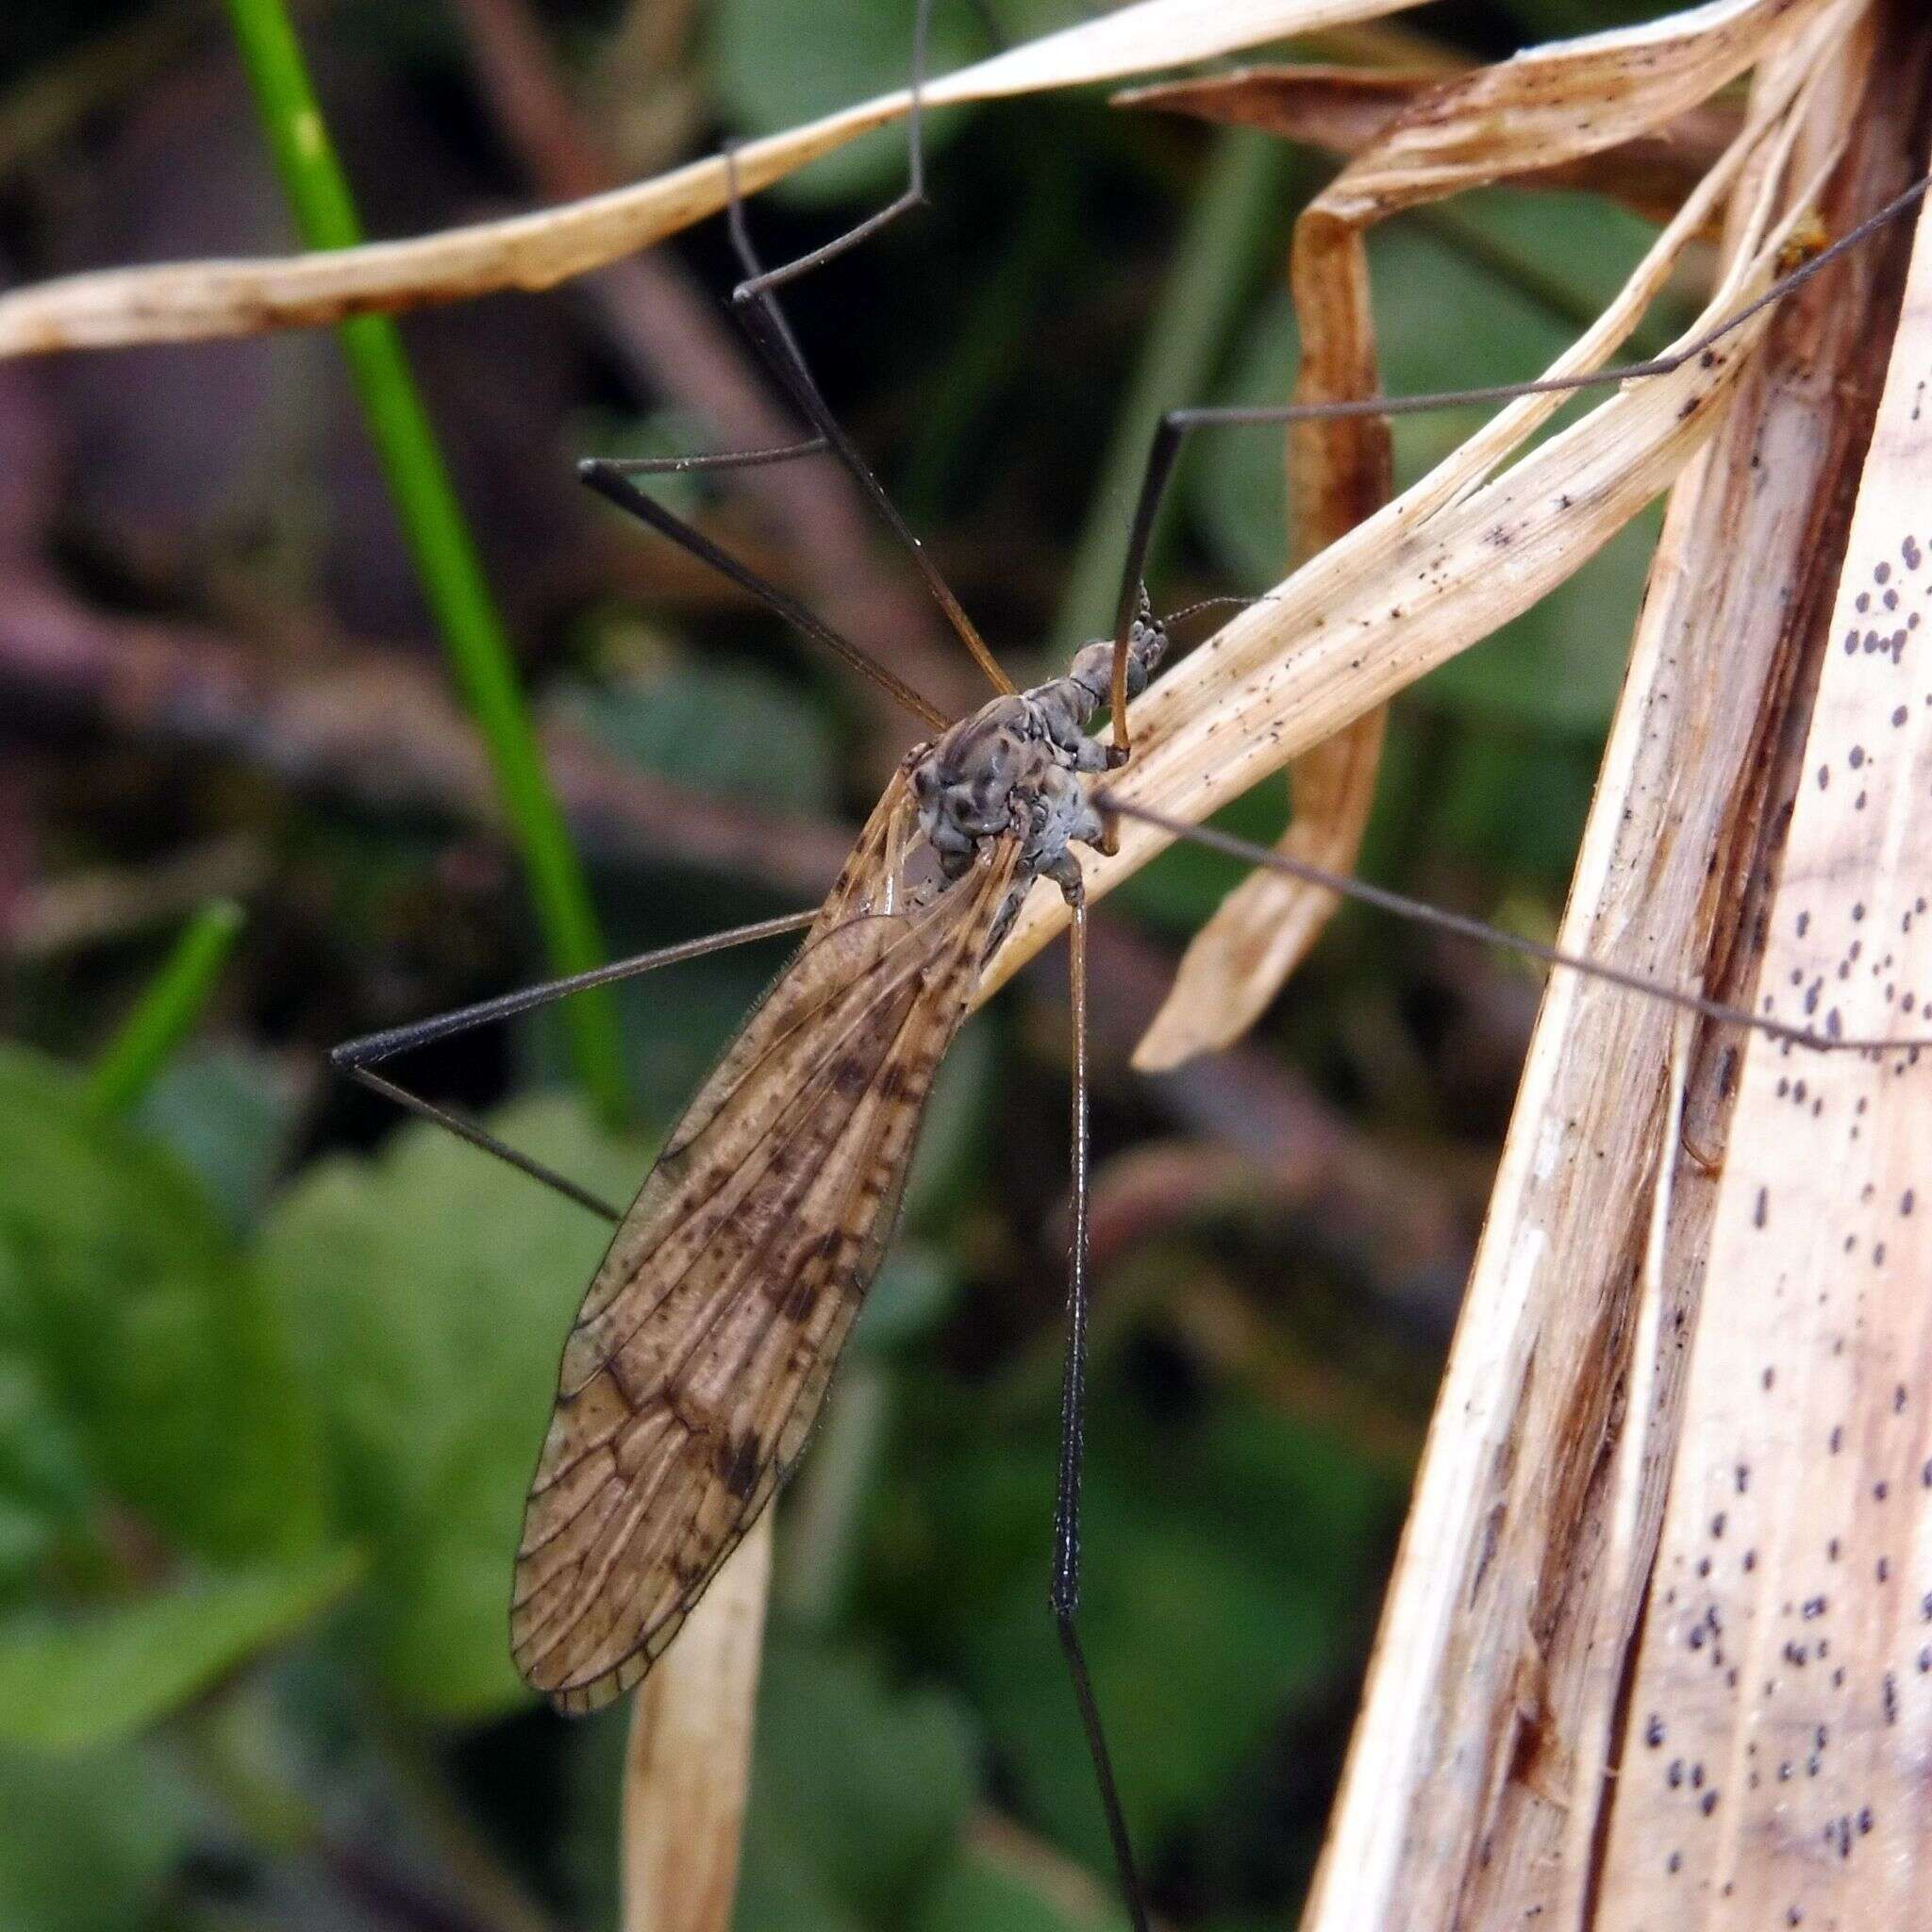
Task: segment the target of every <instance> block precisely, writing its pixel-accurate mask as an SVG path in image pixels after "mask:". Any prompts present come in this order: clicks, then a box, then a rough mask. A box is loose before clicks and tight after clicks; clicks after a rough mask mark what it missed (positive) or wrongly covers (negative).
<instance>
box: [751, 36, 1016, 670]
mask: <svg viewBox="0 0 1932 1932" xmlns="http://www.w3.org/2000/svg"><path fill="white" fill-rule="evenodd" d="M931 15H932V0H919V6H918V8H917V9H916V11H915V13H914V15H913V25H912V78H911V83H910V89H909V92H910V94H911V102H910V106H909V108H908V112H907V117H906V136H907V175H908V179H907V186H906V191H905V192H904V193H902V194H901V195H899V197H898V198H897V199H896V200H894V201H892V202H891V203H890V204H889V205H888V206H887V207H885V208H880V209H879V210H878V211H877V212H876V213H874V214H871V215H868V216H867V217H866V218H865V220H864V221H862V222H859V223H858V224H857V225H854V226H853V227H850V228H848V229H847V230H846V231H845V232H844V233H843V234H842V235H840V236H837V237H835V238H834V239H833V240H832V241H830V242H826V243H825V244H824V246H823V247H821V248H814V249H812V250H811V251H810V252H809V253H808V254H806V255H801V256H799V257H797V258H795V259H793V260H791V261H788V262H784V263H782V264H781V265H780V266H779V267H777V268H774V269H768V268H765V267H764V266H763V265H762V264H761V263H760V262H759V260H758V255H757V253H756V251H755V250H754V249H753V247H752V242H751V234H750V230H749V229H748V228H747V226H746V225H745V219H744V202H743V198H742V197H741V195H740V193H739V192H738V181H737V176H736V175H735V173H734V175H732V177H731V197H730V204H729V222H730V228H731V241H732V245H733V247H734V248H735V249H736V250H737V252H738V258H739V262H740V264H741V266H742V268H743V270H744V279H743V280H742V281H741V282H740V283H739V285H738V287H737V288H736V289H734V290H733V291H731V302H732V307H733V308H735V309H736V310H737V312H738V315H739V319H740V320H741V322H742V323H743V324H744V328H745V333H746V334H747V335H748V336H749V337H750V338H751V340H752V343H753V345H754V346H755V347H756V348H757V349H758V353H759V354H760V355H761V356H762V357H763V358H765V360H766V362H767V363H769V364H770V366H771V369H772V371H773V373H774V375H776V376H777V378H778V380H779V381H780V382H782V383H783V384H784V385H785V387H786V389H787V391H790V393H791V399H792V400H793V402H795V403H796V404H797V405H798V407H799V408H800V409H801V410H802V411H803V412H804V414H805V416H806V418H807V420H808V422H809V423H810V424H811V425H812V427H813V428H814V429H816V430H817V431H818V432H819V434H820V435H821V436H823V437H824V439H825V441H826V443H827V444H828V445H829V447H830V449H831V451H832V454H833V455H835V456H836V457H837V458H839V460H840V461H841V463H843V464H844V465H845V468H846V470H847V472H848V473H849V474H850V475H851V476H852V479H853V481H854V482H856V483H857V484H858V487H859V488H860V489H861V490H862V491H865V493H866V495H867V496H868V497H870V498H871V499H872V503H873V506H874V508H876V509H877V511H878V512H879V514H880V515H881V516H882V517H883V518H884V519H885V521H886V523H887V524H888V525H890V526H891V530H892V533H893V535H894V536H896V537H897V538H898V539H899V541H901V542H902V543H903V544H904V545H905V546H906V550H907V553H908V556H910V558H912V561H913V563H914V564H915V565H916V566H917V568H918V571H919V574H920V575H921V576H922V577H924V579H925V584H926V588H927V589H928V590H929V591H931V592H932V594H933V598H934V600H935V602H937V603H938V605H939V607H940V608H941V610H942V611H943V612H944V613H945V616H946V621H947V622H948V623H949V624H950V625H952V626H953V629H954V630H955V631H956V632H957V633H958V637H959V640H960V641H961V642H962V643H963V644H964V645H965V646H966V648H967V650H968V651H970V652H971V653H972V655H973V658H974V662H975V663H977V664H978V666H979V668H980V669H981V670H982V671H984V672H985V673H986V675H987V676H988V677H989V678H990V679H991V682H992V686H993V689H994V690H995V691H1000V692H1002V693H1008V692H1010V691H1012V689H1013V684H1012V680H1011V679H1010V678H1008V675H1006V673H1005V672H1004V671H1002V670H1001V669H1000V666H999V661H998V659H997V658H994V657H993V655H992V652H991V650H990V649H988V647H987V643H986V640H985V639H984V638H982V637H981V636H980V634H979V631H978V628H977V627H976V626H975V625H974V622H973V620H972V619H971V618H970V617H968V616H967V614H966V611H965V608H964V607H963V606H962V605H961V604H960V602H959V600H958V597H957V596H955V595H954V593H953V591H952V587H951V586H950V585H949V584H948V583H947V582H946V581H945V579H944V578H943V577H942V576H941V575H940V573H939V570H938V568H937V566H936V565H935V564H934V563H933V561H932V559H931V558H929V557H927V556H926V554H925V550H924V545H923V544H921V542H920V541H919V539H918V538H917V537H915V536H914V535H913V534H912V528H911V525H908V523H907V521H906V519H905V518H904V516H902V515H901V514H900V512H899V508H898V506H897V505H895V504H894V503H893V502H892V500H891V497H890V496H888V495H887V494H886V490H885V486H884V485H883V484H882V483H881V482H880V481H879V479H878V477H877V476H876V475H874V472H873V469H872V466H871V465H870V464H869V463H868V462H867V461H866V460H865V458H864V457H863V456H861V455H860V454H859V450H858V444H857V443H855V442H854V441H852V439H851V438H850V437H849V436H848V435H847V434H846V433H845V431H844V429H843V427H842V426H841V425H840V423H839V420H838V418H837V417H836V416H834V415H833V414H832V411H831V409H830V408H829V407H827V405H826V403H825V399H824V396H823V395H822V394H820V392H819V387H818V384H817V383H816V382H814V381H813V380H812V376H811V372H810V370H809V369H808V367H807V366H806V361H805V358H804V356H803V355H801V354H800V352H799V347H798V341H797V339H796V338H795V337H794V336H793V335H792V333H791V325H790V324H788V323H787V321H786V320H785V313H784V310H783V309H782V308H779V306H778V301H777V297H776V295H775V293H774V291H775V290H778V289H781V288H783V287H784V286H785V285H786V283H788V282H791V281H795V280H796V279H797V278H798V277H799V276H800V275H808V274H809V273H810V272H811V271H812V270H814V269H818V268H823V267H824V265H825V263H826V262H828V261H831V260H834V259H835V258H838V257H839V256H841V255H843V254H844V253H845V252H846V251H847V250H848V249H852V248H856V247H857V246H858V244H859V243H860V242H864V241H867V240H869V239H870V238H871V237H872V236H874V235H876V234H877V233H878V232H879V230H880V229H882V228H884V227H885V226H886V225H888V224H889V223H891V222H895V221H897V220H898V219H899V217H900V216H901V215H903V214H905V213H907V212H908V210H910V209H912V208H918V207H920V206H922V205H923V204H924V200H925V121H924V91H925V46H926V29H927V26H928V25H929V23H930V19H931ZM725 159H726V162H727V164H728V162H729V160H730V154H729V151H728V150H727V151H726V155H725Z"/></svg>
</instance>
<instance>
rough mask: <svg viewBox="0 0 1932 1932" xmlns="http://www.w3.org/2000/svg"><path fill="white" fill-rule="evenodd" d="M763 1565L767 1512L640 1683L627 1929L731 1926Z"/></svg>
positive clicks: (631, 1768)
mask: <svg viewBox="0 0 1932 1932" xmlns="http://www.w3.org/2000/svg"><path fill="white" fill-rule="evenodd" d="M771 1569H772V1516H771V1512H770V1511H769V1510H767V1511H766V1512H765V1514H764V1516H762V1517H761V1518H760V1519H759V1521H758V1524H756V1526H755V1527H754V1528H753V1529H752V1531H751V1534H750V1535H749V1536H747V1537H746V1538H745V1540H744V1541H742V1542H741V1543H740V1544H739V1546H738V1549H737V1551H736V1553H735V1554H734V1555H733V1556H732V1557H731V1560H730V1561H729V1562H727V1563H726V1564H725V1565H724V1569H722V1570H721V1571H720V1572H719V1573H718V1575H717V1579H716V1580H715V1581H714V1582H713V1583H712V1585H711V1587H710V1589H709V1590H708V1591H706V1592H705V1595H704V1598H703V1600H702V1601H701V1602H700V1603H699V1605H698V1607H697V1608H696V1609H694V1610H693V1611H692V1612H691V1618H690V1620H689V1621H688V1622H687V1623H686V1624H685V1626H684V1631H683V1634H682V1635H681V1636H680V1637H679V1639H678V1641H677V1642H676V1643H675V1645H673V1647H672V1649H671V1651H670V1653H669V1655H668V1656H666V1657H665V1658H664V1661H663V1662H662V1664H660V1665H659V1666H658V1669H657V1670H656V1671H654V1672H652V1674H650V1675H649V1676H648V1677H646V1678H645V1679H644V1681H643V1683H642V1684H641V1685H640V1686H639V1688H638V1694H637V1703H636V1706H635V1707H634V1708H633V1710H632V1712H631V1723H630V1741H629V1743H628V1745H627V1746H626V1748H625V1760H624V1822H623V1885H624V1918H623V1925H624V1932H730V1925H731V1909H732V1902H733V1899H734V1897H735V1895H736V1893H737V1889H738V1847H739V1840H740V1837H741V1831H742V1828H743V1824H744V1807H745V1801H746V1799H747V1797H748V1796H749V1793H750V1790H751V1740H752V1716H753V1707H754V1705H755V1704H756V1702H757V1698H758V1654H759V1652H760V1651H761V1649H762V1648H763V1644H764V1628H765V1594H766V1589H767V1585H768V1582H769V1579H770V1575H771Z"/></svg>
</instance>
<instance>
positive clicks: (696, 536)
mask: <svg viewBox="0 0 1932 1932" xmlns="http://www.w3.org/2000/svg"><path fill="white" fill-rule="evenodd" d="M788 448H789V449H791V450H793V451H795V452H797V453H801V454H802V453H803V450H804V445H802V444H794V445H788ZM733 454H734V456H735V459H736V461H737V462H738V464H739V466H740V467H742V466H743V465H744V463H745V461H746V460H747V459H748V458H754V457H757V456H758V455H760V454H761V452H758V451H756V450H745V451H740V452H736V453H733ZM667 462H668V463H669V464H671V465H677V464H682V465H683V466H685V467H687V468H691V469H697V468H706V467H708V468H722V467H725V465H724V463H723V462H721V461H720V459H718V458H698V457H693V458H655V457H646V458H633V459H632V460H631V461H629V462H616V461H613V460H611V459H610V458H608V457H586V458H584V460H583V461H582V462H580V463H579V464H578V465H577V475H578V476H579V477H580V478H581V479H582V480H583V481H584V482H585V483H586V484H587V485H588V486H589V487H590V488H591V489H592V490H594V491H596V492H597V494H598V495H599V496H601V497H604V498H605V499H607V500H608V502H611V503H614V504H615V505H616V506H617V507H618V508H619V509H623V510H628V511H629V512H630V514H631V515H632V516H634V517H636V518H637V519H638V520H639V521H640V522H641V523H645V524H648V525H650V526H651V528H652V529H654V530H656V531H658V533H659V534H660V535H662V536H665V537H669V538H670V539H671V541H673V542H674V543H676V544H678V545H680V546H681V547H682V548H683V549H686V550H688V551H690V552H691V555H692V556H693V557H695V558H698V559H699V560H700V561H702V562H704V563H708V564H709V565H710V566H711V568H712V569H713V570H714V571H716V572H717V573H718V575H720V576H723V577H728V578H729V579H730V580H731V582H732V583H734V584H736V585H737V586H738V587H739V588H740V589H741V590H743V591H750V592H751V594H752V595H753V596H754V597H756V598H757V599H758V602H759V603H761V604H763V605H764V606H765V608H767V609H769V610H773V611H775V612H776V613H777V614H778V616H780V617H782V618H783V619H784V620H785V622H786V623H787V624H789V625H791V626H792V627H793V628H794V629H795V630H797V631H799V632H800V633H801V634H802V635H803V636H805V637H808V638H810V639H811V640H812V641H813V642H814V643H819V644H823V645H824V647H825V649H826V650H828V651H830V652H831V653H832V654H833V655H834V656H835V657H837V658H841V659H842V660H843V661H844V662H845V663H847V664H849V665H850V666H851V667H852V668H853V670H855V671H857V672H858V674H859V675H861V676H864V677H869V678H871V679H872V681H873V682H874V684H875V685H877V686H878V687H879V689H880V690H881V691H886V692H888V693H889V694H890V695H891V697H892V698H893V700H894V701H895V702H896V703H898V704H900V705H903V706H904V707H905V708H906V709H907V710H908V711H910V712H911V713H912V715H913V716H914V717H915V718H917V719H918V720H919V721H920V722H921V723H922V724H925V725H926V726H927V727H928V728H929V729H931V730H934V731H943V730H944V729H945V728H946V726H947V725H948V724H951V723H952V720H951V719H949V718H948V717H947V716H946V714H945V713H944V712H943V711H942V710H941V709H940V708H939V707H938V706H937V705H935V704H934V703H933V702H932V701H931V700H930V699H929V698H924V697H922V696H921V695H920V694H919V692H917V691H914V690H913V689H912V687H911V686H910V685H909V684H908V683H907V682H906V680H905V679H904V678H903V677H900V676H899V675H897V674H896V673H895V672H891V671H888V670H887V669H886V667H885V666H884V665H883V664H881V663H879V662H878V661H877V660H876V659H875V658H872V657H870V656H869V655H868V654H867V653H866V652H864V651H862V650H860V649H859V647H858V645H857V644H855V643H854V642H853V641H852V640H851V639H850V638H848V637H847V636H845V634H844V633H843V632H842V631H836V630H834V629H833V628H832V626H831V625H829V624H827V623H826V622H825V621H824V618H822V617H821V616H819V615H818V613H817V612H816V611H814V610H810V609H808V608H806V606H805V605H803V604H801V603H800V602H799V601H798V599H797V598H796V597H793V596H791V595H790V594H789V593H788V592H787V591H781V590H780V589H779V588H778V587H777V585H776V584H774V583H773V582H772V580H771V579H770V578H769V577H766V576H761V575H759V574H758V572H757V571H755V570H753V569H752V567H751V566H750V565H749V564H748V563H741V562H740V561H739V559H738V558H735V557H733V556H732V555H731V553H730V552H729V551H728V550H725V549H723V548H721V547H720V546H719V545H718V544H716V543H714V542H712V541H711V540H710V539H709V538H708V537H707V536H706V535H705V533H704V532H703V531H702V530H700V529H699V528H698V527H697V526H696V525H693V524H689V523H687V522H686V521H685V520H684V519H683V518H682V517H681V516H679V515H678V514H677V512H676V511H675V510H671V509H666V508H665V507H664V506H663V505H662V504H661V503H659V502H658V500H657V498H656V497H654V496H647V495H646V494H645V493H644V491H641V490H640V489H639V488H638V487H637V485H636V484H635V483H633V482H632V481H631V480H630V477H629V475H626V474H625V473H626V471H629V470H632V469H639V468H641V467H642V466H643V465H644V464H647V463H667ZM646 474H655V473H653V472H646Z"/></svg>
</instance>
